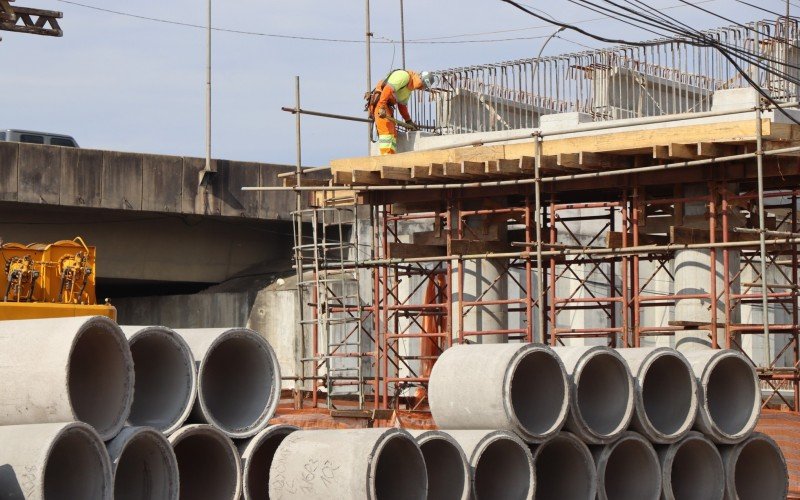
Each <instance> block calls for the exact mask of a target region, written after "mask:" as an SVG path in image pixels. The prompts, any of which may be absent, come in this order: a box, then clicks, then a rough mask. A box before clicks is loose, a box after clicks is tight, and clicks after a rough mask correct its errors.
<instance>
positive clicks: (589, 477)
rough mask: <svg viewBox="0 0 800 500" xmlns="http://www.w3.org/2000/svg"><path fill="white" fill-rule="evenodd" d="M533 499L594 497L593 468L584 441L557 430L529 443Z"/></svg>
mask: <svg viewBox="0 0 800 500" xmlns="http://www.w3.org/2000/svg"><path fill="white" fill-rule="evenodd" d="M531 453H532V454H533V466H534V470H535V471H536V498H537V500H563V499H567V498H569V499H571V500H594V499H595V497H596V495H597V469H596V467H595V465H594V459H593V458H592V453H591V451H589V448H588V447H587V446H586V444H585V443H584V442H583V441H581V440H580V439H578V438H577V437H576V436H575V435H574V434H572V433H571V432H560V433H558V434H557V435H555V436H552V437H551V438H549V439H548V440H546V441H544V442H542V443H540V444H537V445H531Z"/></svg>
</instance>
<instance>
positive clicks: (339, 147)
mask: <svg viewBox="0 0 800 500" xmlns="http://www.w3.org/2000/svg"><path fill="white" fill-rule="evenodd" d="M79 1H80V2H81V3H84V4H88V5H94V6H97V7H103V8H107V9H113V10H118V11H123V12H128V13H132V14H137V15H143V16H149V17H155V18H162V19H168V20H175V21H182V22H188V23H192V24H205V19H206V18H205V16H206V11H205V5H206V3H205V0H169V1H164V0H139V1H136V2H131V1H129V0H79ZM646 1H647V3H649V4H650V5H653V6H655V7H660V8H663V7H669V6H675V5H680V3H681V2H680V1H679V0H646ZM691 1H692V2H697V1H698V0H691ZM749 1H750V3H753V4H757V5H762V6H764V7H766V8H769V9H771V10H775V11H778V12H784V9H785V5H786V4H785V1H784V0H749ZM524 3H526V4H527V5H530V6H533V7H536V8H539V9H542V10H544V11H546V12H547V13H549V14H551V15H552V16H554V17H556V18H558V19H560V20H563V21H568V22H575V21H579V20H586V19H595V18H598V17H600V16H599V15H598V14H597V13H594V12H591V11H588V10H586V9H584V8H582V7H578V6H575V5H573V4H571V3H570V2H568V1H567V0H547V1H541V0H526V1H525V2H524ZM16 4H17V5H19V6H28V7H37V8H43V9H50V10H60V11H63V12H64V19H63V20H62V21H61V26H62V29H63V30H64V33H65V34H64V37H63V38H50V37H39V36H34V35H26V34H19V33H9V32H0V36H2V38H3V41H2V42H0V68H2V70H0V95H2V96H3V97H2V102H3V105H2V107H0V128H24V129H33V130H44V131H50V132H59V133H67V134H71V135H73V136H75V138H76V139H77V140H78V142H79V143H80V144H81V146H82V147H88V148H97V149H112V150H122V151H140V152H148V153H163V154H175V155H192V156H203V155H204V137H205V136H204V134H205V132H204V123H205V122H204V106H205V101H204V92H205V31H204V30H201V29H196V28H188V27H183V26H176V25H172V24H163V23H156V22H152V21H144V20H140V19H134V18H131V17H123V16H119V15H114V14H110V13H103V12H98V11H94V10H90V9H86V8H84V7H79V6H75V5H70V4H67V3H63V2H59V1H57V0H17V2H16ZM701 5H702V6H703V7H705V8H708V9H710V10H713V11H715V12H718V13H721V14H722V15H725V16H727V17H730V18H732V19H734V20H736V21H740V22H744V21H749V20H754V19H761V18H770V17H771V16H770V15H769V14H767V13H765V12H761V11H758V10H755V9H752V8H750V7H747V6H744V5H741V4H739V3H736V2H735V1H734V0H711V1H707V2H704V3H702V4H701ZM405 6H406V39H407V40H414V39H427V38H431V37H441V36H447V35H455V34H462V33H476V32H490V31H498V30H509V29H515V28H529V27H538V28H534V29H527V30H525V31H514V32H509V33H497V34H490V35H480V36H478V35H475V36H468V37H464V38H460V39H448V40H464V39H469V40H479V39H483V40H486V39H490V40H491V39H498V38H514V37H546V36H547V35H549V34H550V33H552V32H553V31H554V30H555V29H554V28H553V27H542V25H543V24H544V23H542V22H541V21H539V20H537V19H535V18H533V17H530V16H528V15H526V14H524V13H522V12H521V11H518V10H516V9H514V8H513V7H511V6H510V5H508V4H505V3H503V2H500V1H499V0H405ZM798 11H800V7H797V6H793V7H792V13H793V14H796V13H797V12H798ZM665 12H667V13H669V14H670V15H673V16H675V17H678V18H680V19H681V20H683V21H684V22H686V23H688V24H690V25H692V26H693V27H696V28H710V27H715V26H723V25H727V24H729V23H727V22H726V21H723V20H721V19H718V18H714V17H712V16H710V15H707V14H703V13H702V12H700V11H698V10H696V9H694V8H692V7H689V6H684V7H681V8H677V9H670V10H668V11H665ZM398 13H399V1H398V0H372V22H373V27H372V30H373V32H374V33H375V35H376V37H383V38H389V39H395V40H399V39H400V27H399V15H398ZM213 24H214V25H215V26H217V27H220V28H229V29H236V30H245V31H255V32H262V33H278V34H290V35H301V36H316V37H326V38H340V39H350V40H353V39H358V40H361V39H363V37H364V2H363V1H362V0H334V1H323V0H284V1H274V0H269V1H264V0H262V1H257V0H215V3H214V22H213ZM579 26H580V27H582V28H584V29H586V30H587V31H591V32H593V33H598V34H603V35H605V36H611V37H619V38H628V39H634V40H639V39H648V38H653V35H651V34H649V33H646V32H643V31H641V30H639V29H636V28H633V27H631V26H627V25H625V24H623V23H620V22H618V21H613V20H603V21H593V22H586V23H581V24H579ZM563 36H564V37H565V38H568V39H570V40H574V41H577V42H580V43H582V44H585V45H590V46H594V47H598V46H601V45H602V44H599V43H598V42H594V41H592V40H590V39H587V38H585V37H582V36H581V35H579V34H576V33H569V32H565V33H563ZM376 41H379V40H376ZM543 41H544V39H543V38H538V39H530V40H515V41H503V42H486V43H459V44H418V43H409V44H408V45H407V48H406V57H407V66H408V67H409V68H411V69H418V70H425V69H442V68H449V67H457V66H465V65H472V64H479V63H484V62H496V61H503V60H512V59H518V58H529V57H535V56H536V54H537V52H538V51H539V48H540V46H541V43H542V42H543ZM393 47H394V49H393ZM393 50H394V51H395V53H394V63H392V56H393ZM581 50H583V48H582V47H581V46H579V45H576V44H574V43H570V42H567V41H565V40H562V39H555V40H553V41H552V42H551V43H550V44H549V45H548V46H547V48H546V50H545V55H552V54H558V53H562V52H576V51H581ZM213 57H214V105H213V112H214V132H213V143H214V156H215V157H217V158H226V159H231V160H245V161H262V162H269V163H289V164H293V163H294V158H295V136H294V118H293V116H292V115H290V114H288V113H284V112H282V111H280V108H281V106H293V104H294V75H299V76H300V78H301V82H302V101H303V102H302V105H303V107H304V108H307V109H313V110H317V111H326V112H331V113H339V114H348V115H359V116H360V115H362V107H363V102H362V96H363V93H364V91H365V90H366V89H365V86H366V74H365V48H364V44H363V43H331V42H314V41H299V40H287V39H277V38H267V37H262V36H248V35H241V34H232V33H221V32H215V33H214V50H213ZM372 66H373V81H375V80H377V79H379V78H381V77H382V76H383V75H384V74H385V73H386V72H387V71H388V70H389V69H391V68H392V67H399V66H400V47H399V44H397V45H395V46H393V45H392V44H373V50H372ZM365 129H366V125H362V124H355V123H351V122H342V121H334V120H328V119H324V118H315V117H304V119H303V159H304V161H303V163H304V164H305V165H324V164H327V162H328V161H329V160H330V159H333V158H341V157H348V156H363V155H364V154H365V153H366V150H367V144H366V130H365Z"/></svg>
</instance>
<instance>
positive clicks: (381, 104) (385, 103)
mask: <svg viewBox="0 0 800 500" xmlns="http://www.w3.org/2000/svg"><path fill="white" fill-rule="evenodd" d="M400 71H404V72H406V73H408V75H409V78H408V83H407V84H406V88H407V89H408V90H419V89H422V88H423V87H424V86H423V84H422V79H421V78H420V77H419V75H418V74H417V73H415V72H414V71H406V70H397V71H395V72H392V74H390V75H389V77H388V78H387V79H386V80H385V81H381V82H379V83H378V86H377V87H376V89H378V88H380V86H381V85H382V86H383V89H382V90H381V96H380V98H379V99H378V104H377V106H375V117H376V118H377V116H378V112H379V111H380V110H381V109H385V110H386V114H387V115H390V116H392V115H394V113H393V112H392V111H393V110H394V107H395V106H397V110H398V111H400V115H402V117H403V119H404V120H405V121H411V115H410V114H409V112H408V106H407V105H406V102H403V101H401V100H398V98H397V91H398V90H400V89H395V86H394V85H392V84H391V81H392V80H393V78H392V77H393V76H394V75H395V73H398V72H400ZM406 101H407V98H406Z"/></svg>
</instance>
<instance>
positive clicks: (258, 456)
mask: <svg viewBox="0 0 800 500" xmlns="http://www.w3.org/2000/svg"><path fill="white" fill-rule="evenodd" d="M297 430H299V428H298V427H295V426H293V425H270V426H269V427H267V428H266V429H264V430H262V431H261V432H259V433H258V434H256V435H255V436H253V437H252V438H250V439H248V440H246V441H240V442H239V443H238V448H239V453H240V455H241V460H242V498H243V499H244V500H263V499H268V498H269V471H270V467H271V466H272V460H273V459H274V458H275V452H276V451H278V446H279V445H280V444H281V443H282V442H283V440H284V439H285V438H286V436H288V435H289V434H291V433H292V432H294V431H297Z"/></svg>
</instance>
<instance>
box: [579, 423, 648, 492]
mask: <svg viewBox="0 0 800 500" xmlns="http://www.w3.org/2000/svg"><path fill="white" fill-rule="evenodd" d="M592 454H593V455H594V462H595V465H596V466H597V498H598V500H634V499H635V500H658V498H659V497H660V495H661V464H660V463H659V461H658V455H656V451H655V450H654V449H653V445H652V444H650V442H649V441H648V440H646V439H645V438H644V437H642V436H641V435H640V434H638V433H636V432H632V431H628V432H625V433H623V434H622V436H620V438H619V439H617V440H616V441H614V442H613V443H611V444H607V445H605V446H595V447H593V448H592Z"/></svg>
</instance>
